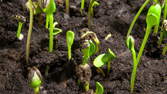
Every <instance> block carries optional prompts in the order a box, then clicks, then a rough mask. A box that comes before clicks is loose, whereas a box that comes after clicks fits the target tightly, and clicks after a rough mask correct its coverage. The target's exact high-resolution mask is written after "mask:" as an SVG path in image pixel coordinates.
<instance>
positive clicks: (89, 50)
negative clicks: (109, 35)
mask: <svg viewBox="0 0 167 94" xmlns="http://www.w3.org/2000/svg"><path fill="white" fill-rule="evenodd" d="M85 45H86V46H87V47H86V48H83V49H82V53H83V62H82V64H83V65H84V64H87V63H88V61H89V58H90V57H91V56H92V55H93V54H95V53H96V49H97V46H96V45H95V44H94V43H93V42H92V40H86V41H85Z"/></svg>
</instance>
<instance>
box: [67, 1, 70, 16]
mask: <svg viewBox="0 0 167 94" xmlns="http://www.w3.org/2000/svg"><path fill="white" fill-rule="evenodd" d="M69 3H70V2H69V0H66V13H67V14H69V12H70V9H69V8H70V4H69Z"/></svg>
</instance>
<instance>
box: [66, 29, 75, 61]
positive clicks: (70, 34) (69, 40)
mask: <svg viewBox="0 0 167 94" xmlns="http://www.w3.org/2000/svg"><path fill="white" fill-rule="evenodd" d="M74 37H75V33H74V32H72V31H67V33H66V42H67V48H68V60H70V59H71V57H72V56H71V47H72V44H73V42H74Z"/></svg>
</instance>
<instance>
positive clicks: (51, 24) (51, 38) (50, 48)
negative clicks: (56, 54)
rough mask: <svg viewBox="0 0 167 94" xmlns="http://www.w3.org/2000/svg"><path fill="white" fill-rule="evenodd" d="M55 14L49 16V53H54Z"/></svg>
mask: <svg viewBox="0 0 167 94" xmlns="http://www.w3.org/2000/svg"><path fill="white" fill-rule="evenodd" d="M53 21H54V20H53V14H49V22H50V24H49V26H50V27H49V52H52V51H53V29H54V27H53Z"/></svg>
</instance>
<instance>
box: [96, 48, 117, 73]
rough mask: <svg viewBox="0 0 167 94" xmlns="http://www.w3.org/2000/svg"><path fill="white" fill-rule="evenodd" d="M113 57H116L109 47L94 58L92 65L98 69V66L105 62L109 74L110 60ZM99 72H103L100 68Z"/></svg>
mask: <svg viewBox="0 0 167 94" xmlns="http://www.w3.org/2000/svg"><path fill="white" fill-rule="evenodd" d="M114 58H116V55H115V54H114V53H113V52H112V51H111V49H108V52H107V53H104V54H101V55H99V56H97V57H96V58H95V59H94V61H93V65H94V66H95V67H97V68H98V69H100V67H102V66H104V65H106V64H107V73H108V74H109V72H110V62H111V61H112V60H113V59H114ZM100 70H101V69H100ZM101 72H102V73H103V75H104V72H103V71H102V70H101Z"/></svg>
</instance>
